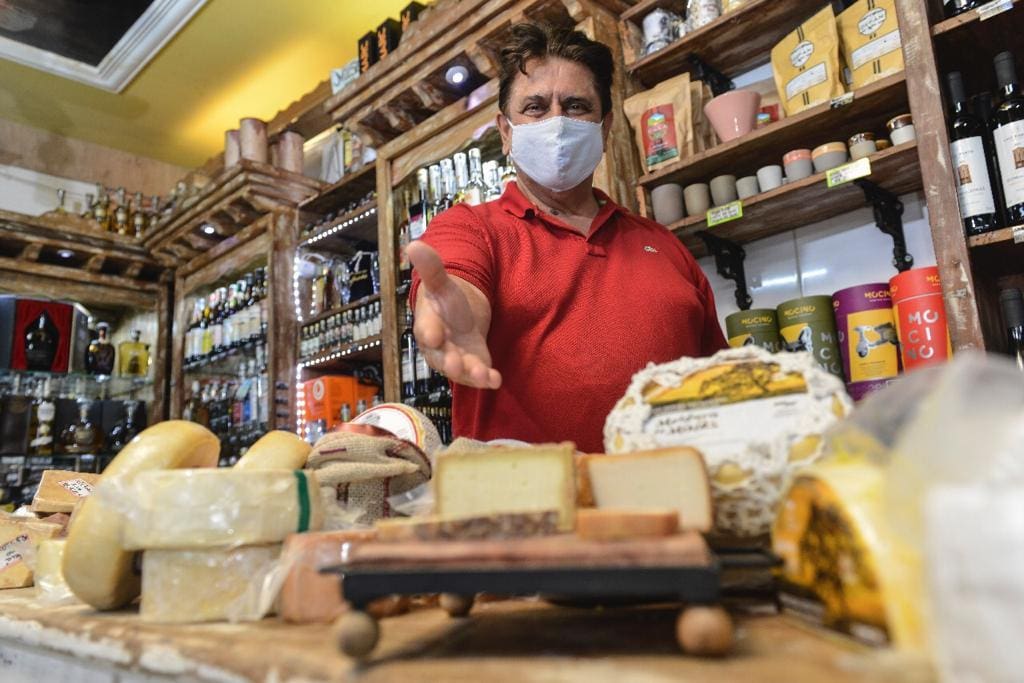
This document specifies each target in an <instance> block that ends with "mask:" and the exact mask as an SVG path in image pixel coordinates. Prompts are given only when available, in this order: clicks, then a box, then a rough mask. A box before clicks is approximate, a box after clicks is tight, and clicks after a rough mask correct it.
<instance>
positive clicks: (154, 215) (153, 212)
mask: <svg viewBox="0 0 1024 683" xmlns="http://www.w3.org/2000/svg"><path fill="white" fill-rule="evenodd" d="M159 221H160V197H158V196H156V195H153V196H152V197H150V198H149V214H148V215H147V216H146V232H150V231H151V230H153V229H154V228H156V224H157V223H158V222H159Z"/></svg>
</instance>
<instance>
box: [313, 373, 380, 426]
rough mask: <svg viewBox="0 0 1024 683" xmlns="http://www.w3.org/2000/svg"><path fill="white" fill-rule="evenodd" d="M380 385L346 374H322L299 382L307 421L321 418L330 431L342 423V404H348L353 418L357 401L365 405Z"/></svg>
mask: <svg viewBox="0 0 1024 683" xmlns="http://www.w3.org/2000/svg"><path fill="white" fill-rule="evenodd" d="M379 391H380V388H379V387H377V386H376V385H373V384H360V383H359V380H357V379H356V378H355V377H348V376H345V375H324V376H323V377H317V378H316V379H312V380H309V381H307V382H303V383H302V399H303V401H302V403H303V406H304V407H305V410H306V414H305V415H304V416H303V419H304V420H305V421H306V422H307V423H308V422H315V421H317V420H324V421H325V422H326V429H328V430H330V429H332V428H333V427H334V426H335V425H337V424H338V423H339V422H341V407H342V405H344V404H346V403H347V404H348V406H349V409H350V410H351V414H352V417H355V416H356V406H357V405H358V403H359V400H360V399H362V400H364V401H366V405H367V407H369V406H370V404H371V402H372V401H373V397H374V395H376V394H377V393H378V392H379Z"/></svg>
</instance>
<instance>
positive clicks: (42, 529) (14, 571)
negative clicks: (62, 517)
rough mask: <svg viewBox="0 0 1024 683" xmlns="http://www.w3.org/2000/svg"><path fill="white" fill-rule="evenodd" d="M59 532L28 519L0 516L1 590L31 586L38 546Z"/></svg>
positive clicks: (49, 525)
mask: <svg viewBox="0 0 1024 683" xmlns="http://www.w3.org/2000/svg"><path fill="white" fill-rule="evenodd" d="M62 529H63V527H62V526H60V525H59V524H50V523H48V522H44V521H42V520H38V519H33V518H31V517H18V516H15V515H9V514H3V515H2V516H0V588H24V587H25V586H31V585H32V567H33V566H35V563H36V554H37V552H38V549H39V544H40V543H42V542H43V541H44V540H46V539H50V538H54V537H55V536H57V535H58V534H60V532H61V530H62Z"/></svg>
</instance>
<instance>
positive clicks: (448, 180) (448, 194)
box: [441, 159, 455, 209]
mask: <svg viewBox="0 0 1024 683" xmlns="http://www.w3.org/2000/svg"><path fill="white" fill-rule="evenodd" d="M441 194H442V195H443V196H442V202H443V204H444V208H445V209H450V208H452V206H454V205H455V168H454V164H452V160H451V159H441Z"/></svg>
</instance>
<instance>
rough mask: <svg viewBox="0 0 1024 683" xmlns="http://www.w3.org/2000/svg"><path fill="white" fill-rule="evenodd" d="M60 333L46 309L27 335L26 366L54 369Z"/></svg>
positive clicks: (45, 370)
mask: <svg viewBox="0 0 1024 683" xmlns="http://www.w3.org/2000/svg"><path fill="white" fill-rule="evenodd" d="M58 341H59V333H58V331H57V326H56V325H54V324H53V321H52V320H50V316H49V315H47V313H46V312H45V311H44V312H42V313H40V314H39V317H38V318H36V320H35V322H34V323H33V324H32V325H31V326H30V327H29V331H28V333H27V334H26V335H25V366H26V368H27V369H29V370H36V371H42V372H48V371H50V370H52V369H53V358H54V356H56V355H57V346H58Z"/></svg>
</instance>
